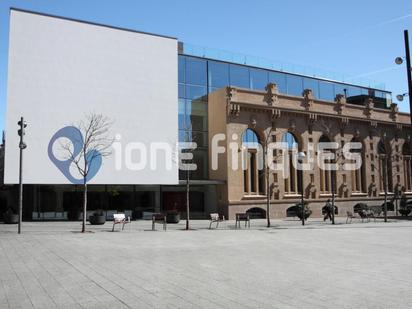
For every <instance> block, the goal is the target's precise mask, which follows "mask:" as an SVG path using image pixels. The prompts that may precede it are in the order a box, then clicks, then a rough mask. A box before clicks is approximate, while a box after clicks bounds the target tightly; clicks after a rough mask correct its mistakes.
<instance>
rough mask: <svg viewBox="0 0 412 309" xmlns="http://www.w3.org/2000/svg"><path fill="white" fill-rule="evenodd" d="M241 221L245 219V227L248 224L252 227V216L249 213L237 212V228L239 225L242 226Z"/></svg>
mask: <svg viewBox="0 0 412 309" xmlns="http://www.w3.org/2000/svg"><path fill="white" fill-rule="evenodd" d="M241 221H245V227H246V226H248V227H249V228H250V217H249V214H248V213H237V214H236V225H235V227H236V228H237V227H238V225H239V228H240V222H241Z"/></svg>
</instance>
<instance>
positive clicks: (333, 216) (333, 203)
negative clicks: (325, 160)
mask: <svg viewBox="0 0 412 309" xmlns="http://www.w3.org/2000/svg"><path fill="white" fill-rule="evenodd" d="M330 174H331V176H332V179H331V184H332V224H335V186H336V184H335V176H336V173H334V171H332V172H331V173H330Z"/></svg>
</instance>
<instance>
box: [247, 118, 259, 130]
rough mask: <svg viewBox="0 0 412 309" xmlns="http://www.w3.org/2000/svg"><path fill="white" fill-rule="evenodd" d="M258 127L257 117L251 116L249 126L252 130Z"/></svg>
mask: <svg viewBox="0 0 412 309" xmlns="http://www.w3.org/2000/svg"><path fill="white" fill-rule="evenodd" d="M256 125H257V120H256V116H255V115H251V116H250V124H249V126H250V127H251V128H252V129H255V128H256Z"/></svg>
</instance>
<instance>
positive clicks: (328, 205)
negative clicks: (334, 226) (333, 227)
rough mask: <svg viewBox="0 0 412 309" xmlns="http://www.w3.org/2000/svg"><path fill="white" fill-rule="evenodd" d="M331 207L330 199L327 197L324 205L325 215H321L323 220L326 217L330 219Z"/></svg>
mask: <svg viewBox="0 0 412 309" xmlns="http://www.w3.org/2000/svg"><path fill="white" fill-rule="evenodd" d="M332 208H333V207H332V203H331V202H330V199H328V200H327V201H326V204H325V207H324V209H325V216H324V217H323V221H326V219H328V218H329V220H330V221H332V211H333V209H332Z"/></svg>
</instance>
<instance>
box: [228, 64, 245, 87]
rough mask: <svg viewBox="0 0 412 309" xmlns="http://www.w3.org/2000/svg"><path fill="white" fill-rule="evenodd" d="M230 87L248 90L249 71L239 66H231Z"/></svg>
mask: <svg viewBox="0 0 412 309" xmlns="http://www.w3.org/2000/svg"><path fill="white" fill-rule="evenodd" d="M230 85H231V86H237V87H241V88H249V69H248V68H247V67H244V66H241V65H236V64H231V65H230Z"/></svg>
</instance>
